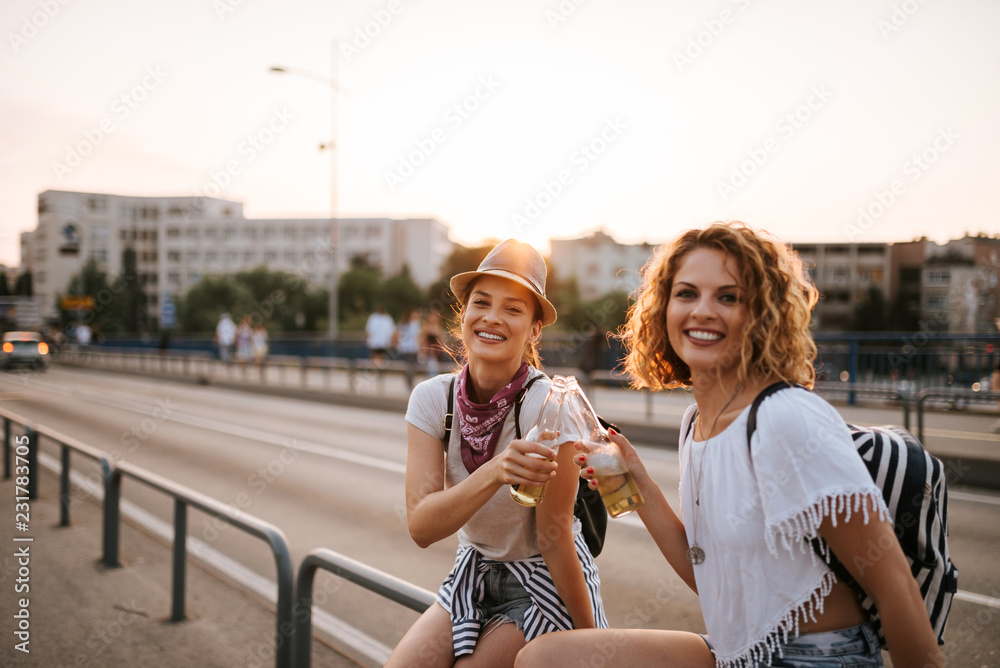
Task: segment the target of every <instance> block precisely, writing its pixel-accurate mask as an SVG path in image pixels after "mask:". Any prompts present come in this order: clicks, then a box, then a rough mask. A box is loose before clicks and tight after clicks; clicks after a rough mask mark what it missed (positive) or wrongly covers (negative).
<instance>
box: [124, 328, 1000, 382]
mask: <svg viewBox="0 0 1000 668" xmlns="http://www.w3.org/2000/svg"><path fill="white" fill-rule="evenodd" d="M815 340H816V345H817V348H818V349H819V356H818V358H817V360H816V369H817V376H818V378H819V379H820V380H826V381H835V380H840V381H844V382H852V383H864V384H868V385H884V386H886V387H903V388H905V389H908V390H909V391H917V390H919V389H921V388H924V387H954V388H959V389H988V388H987V387H982V388H980V387H979V386H978V385H977V383H983V381H984V380H985V381H986V382H987V383H988V381H989V376H990V374H991V373H992V371H993V369H995V368H996V367H997V366H998V365H1000V333H998V334H979V333H975V334H942V333H937V332H895V333H881V332H880V333H871V334H862V333H847V334H831V333H819V334H816V335H815ZM105 344H106V345H110V346H115V347H136V348H145V349H150V350H153V349H156V348H157V347H158V346H159V342H158V341H157V340H153V339H150V340H143V339H124V338H119V339H114V340H109V341H106V342H105ZM169 347H170V349H171V350H201V351H212V350H214V346H213V345H212V340H211V338H210V337H207V336H182V335H177V336H175V337H174V338H173V339H171V341H170V342H169ZM588 351H589V358H588V362H590V366H592V368H596V369H606V370H607V369H613V368H614V367H615V366H616V365H617V362H618V360H619V359H621V357H622V354H623V351H622V348H621V344H620V342H619V341H617V340H614V339H612V340H611V341H607V340H602V341H601V344H600V345H599V346H597V347H596V349H595V348H594V347H592V342H591V341H590V340H589V337H588V336H585V335H581V334H579V333H563V332H559V333H546V334H545V336H544V338H543V340H542V346H541V352H542V358H543V359H544V360H545V363H546V364H547V365H549V366H555V367H581V368H587V366H585V363H584V362H583V360H584V358H585V357H586V356H587V355H588ZM270 352H271V354H274V355H291V356H296V357H340V358H346V359H364V358H366V357H367V356H368V353H367V351H366V349H365V346H364V342H363V341H362V340H361V338H360V336H359V335H357V334H351V335H344V336H342V337H341V338H340V339H339V340H338V341H336V342H333V341H330V340H329V339H326V338H323V337H313V336H294V337H293V336H273V337H272V338H271V341H270ZM588 370H589V369H588Z"/></svg>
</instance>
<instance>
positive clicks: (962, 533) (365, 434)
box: [0, 367, 1000, 666]
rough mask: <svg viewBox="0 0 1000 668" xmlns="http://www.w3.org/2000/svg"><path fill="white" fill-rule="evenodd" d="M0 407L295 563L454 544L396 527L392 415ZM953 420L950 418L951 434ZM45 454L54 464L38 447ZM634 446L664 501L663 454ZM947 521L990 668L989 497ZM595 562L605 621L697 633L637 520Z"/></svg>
mask: <svg viewBox="0 0 1000 668" xmlns="http://www.w3.org/2000/svg"><path fill="white" fill-rule="evenodd" d="M0 400H2V401H3V405H4V406H6V407H8V408H10V409H11V410H14V411H16V412H18V413H20V414H22V415H25V416H27V417H29V418H31V419H33V420H35V421H37V422H38V423H39V424H44V425H46V426H48V427H51V428H54V429H57V430H59V431H62V432H63V433H65V434H67V435H70V436H73V437H75V438H78V439H80V440H82V441H84V442H86V443H89V444H91V445H93V446H94V447H97V448H99V449H102V450H104V451H107V452H109V453H111V454H112V455H113V456H114V457H122V458H125V459H127V460H128V461H130V462H132V463H134V464H137V465H139V466H141V467H144V468H146V469H148V470H150V471H153V472H155V473H157V474H158V475H161V476H164V477H166V478H169V479H172V480H175V481H177V482H180V483H182V484H184V485H186V486H188V487H190V488H192V489H195V490H197V491H199V492H202V493H205V494H207V495H209V496H211V497H213V498H215V499H218V500H220V501H222V502H224V503H227V504H229V505H232V506H233V507H237V508H240V509H242V510H244V511H245V512H247V513H250V514H252V515H255V516H257V517H259V518H261V519H264V520H266V521H269V522H272V523H274V524H276V525H278V526H279V527H280V528H281V529H282V530H283V531H284V532H285V534H286V535H287V537H288V540H289V544H290V548H291V551H292V558H293V563H295V564H296V565H297V564H298V563H300V562H301V560H302V558H303V557H304V556H305V555H306V554H307V553H308V552H309V551H310V550H312V549H313V548H316V547H326V548H330V549H332V550H335V551H337V552H340V553H343V554H345V555H347V556H349V557H352V558H354V559H357V560H359V561H361V562H364V563H366V564H369V565H370V566H373V567H375V568H377V569H380V570H383V571H385V572H387V573H390V574H392V575H395V576H397V577H400V578H402V579H404V580H407V581H410V582H413V583H414V584H417V585H419V586H421V587H424V588H426V589H429V590H432V591H434V590H436V588H437V587H438V585H439V584H440V582H441V580H442V579H443V577H444V576H445V575H446V574H447V572H448V570H449V569H450V567H451V565H452V561H453V558H454V550H455V547H456V544H457V541H456V540H455V539H449V540H445V541H442V542H440V543H438V544H436V545H433V546H431V547H429V548H427V549H425V550H421V549H420V548H418V547H417V546H416V545H415V544H414V543H413V542H412V541H411V540H410V538H409V536H408V534H407V531H406V526H405V517H404V505H403V474H404V466H405V455H406V452H405V451H406V445H405V423H404V421H403V416H402V415H401V414H400V413H399V412H398V411H394V412H385V411H377V410H367V409H361V408H352V407H344V406H336V405H325V404H322V403H317V402H310V401H301V400H296V399H290V398H280V397H272V396H267V395H262V394H249V393H243V392H239V391H234V390H229V389H221V388H216V387H211V386H198V385H191V384H180V383H173V382H170V381H156V380H152V379H147V378H140V377H135V376H119V375H115V374H111V373H106V372H97V371H87V370H73V369H65V368H60V367H53V368H51V369H49V370H48V371H47V372H45V373H43V374H38V375H32V376H22V375H14V374H0ZM962 419H963V418H962V416H961V415H960V414H956V415H955V417H954V420H956V422H955V423H954V424H953V425H951V426H952V428H953V430H954V431H955V432H956V433H958V432H961V431H962V428H963V427H962V423H961V420H962ZM639 445H640V446H641V444H639ZM42 451H43V452H46V453H48V454H50V455H52V456H57V453H56V450H55V448H54V447H52V444H51V443H46V442H45V441H44V440H43V442H42ZM641 451H642V454H643V456H644V458H645V460H646V462H647V465H648V467H649V468H650V470H651V472H652V474H653V475H654V476H655V478H656V479H657V480H658V481H659V483H660V485H661V487H662V488H663V489H664V490H665V491H666V493H667V498H668V500H671V501H674V500H675V499H676V494H677V492H676V490H677V485H678V471H677V459H676V453H675V452H674V451H672V450H667V449H662V448H646V447H643V448H641ZM74 468H75V469H76V470H78V471H79V472H80V473H81V474H83V475H84V476H91V477H92V478H93V477H94V471H95V468H94V466H93V465H92V464H90V463H89V462H87V461H85V460H82V458H76V459H75V460H74ZM94 479H96V478H94ZM74 494H76V495H84V494H86V492H85V491H79V490H78V491H76V492H74ZM123 498H124V499H126V500H127V501H129V502H132V503H134V504H136V505H137V506H138V507H140V508H142V509H145V510H146V511H147V512H148V513H150V514H151V516H152V517H153V518H158V519H159V520H161V521H162V522H165V523H168V524H169V523H170V522H171V518H172V510H173V506H172V503H171V502H170V501H169V500H168V499H167V498H166V497H164V496H163V495H161V494H159V493H158V492H155V491H153V490H149V489H147V488H145V487H143V486H142V485H140V484H138V483H135V482H133V481H132V480H127V481H126V483H125V487H124V497H123ZM949 519H950V527H951V537H950V545H951V549H952V556H953V560H954V561H955V562H956V564H957V565H958V567H959V570H960V578H959V587H960V590H961V592H960V594H959V596H958V597H957V598H956V601H955V604H954V607H953V610H952V615H951V618H950V621H949V627H948V633H947V636H946V639H947V641H948V642H947V643H946V645H945V653H946V656H947V657H948V659H949V664H950V665H953V666H997V665H1000V569H998V568H997V567H996V562H997V558H998V556H1000V495H996V494H990V493H983V492H981V491H977V490H970V489H962V488H957V487H956V488H954V489H953V490H952V495H951V501H950V508H949ZM188 532H189V536H191V537H195V538H198V539H200V540H202V541H204V542H205V543H206V544H207V545H208V546H209V547H210V548H211V549H212V550H213V553H217V554H219V555H222V556H221V557H220V559H223V560H224V559H231V560H234V561H235V563H236V564H239V565H241V566H243V567H245V568H246V569H248V571H247V573H245V574H244V573H243V572H242V571H241V569H240V568H239V567H238V566H236V565H234V563H233V562H225V561H219V562H218V563H219V568H222V569H223V570H225V571H226V574H227V575H228V576H229V577H230V578H232V579H233V580H234V581H238V582H241V583H242V582H245V581H246V579H247V578H253V577H254V575H253V574H257V576H262V577H263V578H268V579H272V580H273V577H274V562H273V558H272V557H271V554H270V551H269V550H268V549H267V547H266V546H265V545H264V544H263V543H262V542H260V541H258V540H256V539H253V538H250V537H247V536H245V535H243V534H241V533H240V532H238V531H237V530H234V529H230V528H227V527H226V526H224V525H221V524H219V523H217V522H214V521H212V520H210V519H209V518H207V517H206V516H204V515H201V514H200V513H197V512H192V514H191V515H190V516H189V518H188ZM165 549H166V548H165ZM88 558H90V557H88ZM598 565H599V566H600V569H601V579H602V583H603V585H602V586H603V595H604V602H605V606H606V609H607V612H608V619H609V621H610V623H611V624H612V626H631V627H646V628H673V629H683V630H690V631H703V630H704V628H703V624H702V621H701V615H700V611H699V609H698V603H697V597H696V596H695V595H694V594H693V593H692V592H690V591H689V590H688V589H687V588H686V587H685V586H684V585H683V584H682V583H681V582H680V580H679V578H677V576H676V575H674V574H673V571H672V570H671V569H670V567H669V566H668V565H667V564H666V562H665V561H664V560H663V559H662V557H661V556H660V554H659V552H658V551H657V549H656V547H655V545H654V544H653V542H652V540H651V539H650V538H649V536H648V534H646V532H645V531H644V530H643V528H642V525H641V523H639V522H638V520H637V519H633V518H628V517H627V518H623V519H620V520H613V521H612V522H611V527H610V528H609V533H608V542H607V546H606V548H605V551H604V553H603V554H602V555H601V556H600V557H599V559H598ZM258 579H259V577H258ZM316 586H317V588H318V589H324V590H325V591H327V592H328V593H329V594H330V595H329V597H328V600H327V603H326V604H325V605H324V606H323V608H324V609H325V610H326V611H328V612H329V613H331V614H332V615H334V616H335V617H338V618H340V619H342V620H345V621H346V622H347V623H349V624H350V625H351V626H352V627H355V628H357V629H359V630H360V631H361V632H362V633H364V634H366V635H367V636H370V637H371V638H374V639H375V640H376V641H377V642H379V643H382V644H383V645H384V646H386V647H392V646H393V645H394V644H395V642H396V641H397V640H398V639H399V637H400V636H401V635H402V634H403V632H405V630H406V628H407V627H408V626H409V625H410V624H411V623H412V621H413V620H414V619H415V617H416V614H415V613H411V612H409V611H406V610H404V609H402V608H401V607H400V606H397V605H395V604H392V603H389V602H387V601H385V600H383V599H381V598H379V597H377V596H375V595H374V594H371V593H368V592H366V591H363V590H361V589H359V588H357V587H355V586H353V585H348V584H343V583H341V582H339V581H336V580H334V579H333V578H332V577H330V576H327V575H326V574H320V576H319V577H318V579H317V585H316ZM73 612H74V611H67V615H70V614H72V613H73Z"/></svg>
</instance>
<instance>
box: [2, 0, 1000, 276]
mask: <svg viewBox="0 0 1000 668" xmlns="http://www.w3.org/2000/svg"><path fill="white" fill-rule="evenodd" d="M998 26H1000V3H998V2H995V1H991V0H950V1H949V2H943V1H940V0H926V1H924V2H920V1H918V0H906V1H902V0H844V1H842V2H837V3H832V2H823V3H818V2H802V1H801V0H799V1H794V0H759V1H758V0H717V1H715V2H704V1H703V2H694V1H691V2H674V1H670V2H666V1H660V2H654V1H653V0H618V1H616V2H609V1H604V2H598V1H596V0H562V1H559V0H548V1H545V0H543V1H540V2H528V1H527V0H507V1H505V2H468V1H466V2H459V1H457V0H454V1H451V0H412V1H408V0H391V1H385V0H375V1H371V2H369V1H361V0H345V1H341V2H330V1H329V0H327V1H324V2H318V1H313V0H284V1H282V2H278V1H277V0H173V1H171V2H161V3H152V2H135V1H134V0H133V1H131V2H126V1H125V0H89V1H87V2H84V1H82V0H6V1H5V2H4V3H3V4H2V5H0V29H2V30H0V33H2V37H3V39H2V44H0V109H2V115H3V121H4V122H3V123H2V124H0V146H2V151H0V262H2V263H6V264H10V265H17V264H18V263H19V255H20V253H19V236H18V235H19V234H20V233H21V232H23V231H27V230H31V229H34V227H35V225H36V221H37V214H36V213H35V207H36V200H37V195H38V193H40V192H42V191H44V190H49V189H52V190H74V191H86V192H103V193H112V194H121V195H143V196H169V195H172V196H177V195H211V196H217V197H222V198H225V199H233V200H237V201H240V202H243V203H244V211H245V214H246V215H247V216H248V217H254V218H275V217H326V216H329V215H330V211H331V206H332V202H331V193H330V189H331V188H330V185H331V170H332V164H333V160H331V158H332V157H335V158H336V164H337V179H336V180H337V184H338V188H337V193H338V195H339V196H338V198H337V209H338V212H339V214H340V215H343V216H383V215H385V216H392V217H418V216H434V217H437V218H439V219H440V220H442V221H443V222H445V223H447V224H448V225H449V226H450V227H451V230H452V238H453V239H454V240H456V241H459V242H463V243H475V242H478V241H481V240H483V239H485V238H487V237H490V238H503V237H508V236H517V237H520V238H523V239H525V240H527V241H530V242H533V243H536V244H538V245H539V246H541V247H543V249H544V247H545V244H546V243H547V240H548V239H550V238H572V237H577V236H582V235H585V234H588V233H590V232H592V231H594V230H596V229H599V228H603V229H605V230H606V231H607V232H608V233H610V234H611V235H612V236H614V237H615V238H616V239H618V240H620V241H622V242H640V241H650V242H654V243H657V242H662V241H666V240H668V239H669V238H671V237H672V236H673V235H674V234H676V233H677V232H679V231H681V230H683V229H686V228H689V227H692V226H699V225H702V224H705V223H708V222H711V221H714V220H720V219H733V218H738V219H742V220H745V221H747V222H748V223H750V224H752V225H754V226H758V227H764V228H767V229H769V230H770V231H772V232H774V233H775V234H777V235H779V236H780V237H782V238H783V239H785V240H788V241H899V240H908V239H912V238H914V237H918V236H928V237H930V238H932V239H935V240H937V241H944V240H946V239H948V238H955V237H960V236H962V235H963V234H965V233H966V232H968V233H973V234H975V233H980V232H983V233H988V234H998V233H1000V216H998V212H1000V188H998V187H997V183H996V181H997V177H998V173H1000V170H998V169H997V167H996V160H997V156H998V155H1000V122H998V119H1000V40H998V39H997V35H996V32H997V27H998ZM274 66H281V67H284V68H285V69H286V73H284V74H278V73H273V72H270V71H269V69H270V68H271V67H274ZM337 91H339V92H337ZM334 98H335V100H334ZM334 101H335V102H336V106H335V107H334ZM334 112H336V119H337V122H336V131H335V132H334V128H333V127H332V125H333V123H332V120H333V115H334ZM331 137H333V138H334V140H335V142H336V147H337V151H336V154H335V156H334V155H331V153H330V151H328V150H320V149H319V148H318V145H319V144H320V143H326V144H328V143H329V141H330V139H331Z"/></svg>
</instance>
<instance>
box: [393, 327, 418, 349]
mask: <svg viewBox="0 0 1000 668" xmlns="http://www.w3.org/2000/svg"><path fill="white" fill-rule="evenodd" d="M419 334H420V321H419V320H410V321H408V322H404V323H402V324H401V325H400V326H399V342H398V345H397V349H398V350H399V352H401V353H416V352H417V351H419V350H420V341H419V339H418V335H419Z"/></svg>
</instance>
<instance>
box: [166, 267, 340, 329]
mask: <svg viewBox="0 0 1000 668" xmlns="http://www.w3.org/2000/svg"><path fill="white" fill-rule="evenodd" d="M223 313H229V314H230V315H231V316H232V317H233V319H234V320H236V321H237V322H238V321H239V320H241V319H242V318H244V317H249V318H250V322H251V324H253V325H257V324H263V325H264V326H265V327H266V328H267V329H268V330H270V331H279V332H294V331H317V330H320V329H325V327H326V320H327V317H328V315H329V293H328V292H327V291H326V290H323V289H322V288H320V289H314V288H311V287H310V286H309V285H308V284H307V283H306V281H305V280H304V279H303V278H302V277H301V276H299V275H297V274H293V273H289V272H287V271H271V270H269V269H267V267H264V266H263V265H262V266H259V267H255V268H254V269H250V270H248V271H241V272H239V273H237V274H233V275H209V276H205V277H203V278H202V279H201V281H199V282H198V284H197V285H195V286H194V287H192V288H191V289H190V290H188V293H187V294H186V295H185V296H184V298H183V299H182V300H181V305H180V306H179V307H178V315H179V318H178V320H179V322H180V323H181V327H182V328H183V329H184V330H185V331H189V332H206V331H212V330H214V329H215V325H216V323H218V321H219V316H221V315H222V314H223Z"/></svg>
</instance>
